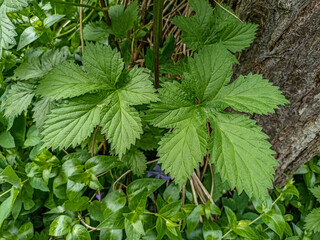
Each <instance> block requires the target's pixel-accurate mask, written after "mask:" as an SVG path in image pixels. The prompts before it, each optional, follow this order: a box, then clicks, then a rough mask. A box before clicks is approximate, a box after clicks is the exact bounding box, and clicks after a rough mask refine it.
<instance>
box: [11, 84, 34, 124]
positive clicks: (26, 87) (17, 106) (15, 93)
mask: <svg viewBox="0 0 320 240" xmlns="http://www.w3.org/2000/svg"><path fill="white" fill-rule="evenodd" d="M34 90H35V86H34V85H33V84H29V83H24V82H18V83H16V84H13V85H12V86H11V88H10V90H9V91H8V94H7V96H6V97H7V98H6V101H5V116H6V117H7V118H8V117H12V118H15V117H17V116H18V115H20V114H21V113H22V112H23V111H26V110H27V109H28V106H29V105H30V103H31V101H32V98H33V97H34Z"/></svg>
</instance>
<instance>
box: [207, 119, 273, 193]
mask: <svg viewBox="0 0 320 240" xmlns="http://www.w3.org/2000/svg"><path fill="white" fill-rule="evenodd" d="M211 126H212V129H213V130H212V136H213V137H212V139H211V140H212V141H211V148H212V160H211V161H212V163H214V164H215V166H216V170H217V171H218V172H219V173H220V175H221V178H222V180H224V181H225V180H227V181H228V182H229V184H230V186H231V188H234V187H236V188H237V190H238V192H239V193H241V192H242V191H243V190H244V191H245V192H246V193H247V195H248V196H249V197H251V196H255V197H257V198H261V199H265V198H266V196H268V192H267V188H272V174H274V169H273V167H275V166H277V165H278V162H277V161H276V160H275V159H274V157H273V156H272V155H273V154H274V152H273V151H272V150H271V149H270V146H271V144H270V143H269V142H268V141H267V140H266V139H267V138H268V136H267V135H265V134H264V133H263V132H261V127H259V126H257V125H256V123H255V121H254V120H251V119H249V117H248V116H244V115H239V114H217V115H216V116H215V117H213V118H212V121H211ZM244 172H245V173H246V174H242V173H244Z"/></svg>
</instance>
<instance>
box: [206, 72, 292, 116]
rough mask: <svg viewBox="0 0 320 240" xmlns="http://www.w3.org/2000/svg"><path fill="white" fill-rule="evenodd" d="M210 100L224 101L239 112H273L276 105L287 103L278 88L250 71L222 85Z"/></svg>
mask: <svg viewBox="0 0 320 240" xmlns="http://www.w3.org/2000/svg"><path fill="white" fill-rule="evenodd" d="M212 102H218V103H219V102H222V103H226V104H227V105H228V106H230V107H232V108H233V109H235V110H237V111H240V112H249V113H251V114H252V113H258V114H267V113H274V109H277V108H278V105H283V104H286V103H289V101H288V100H286V99H285V97H284V96H283V95H282V94H281V92H280V91H279V88H278V87H276V86H273V85H272V83H271V82H269V81H268V80H266V79H263V78H262V75H258V74H255V75H253V74H252V73H250V74H249V75H248V76H246V77H244V76H242V75H241V76H240V77H239V78H238V79H237V80H236V81H234V82H233V83H232V84H230V85H228V86H226V87H224V88H223V89H222V90H221V91H220V92H219V94H218V96H216V97H215V99H214V100H213V101H212Z"/></svg>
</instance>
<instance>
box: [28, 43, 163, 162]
mask: <svg viewBox="0 0 320 240" xmlns="http://www.w3.org/2000/svg"><path fill="white" fill-rule="evenodd" d="M83 64H84V68H85V70H86V72H84V71H83V70H82V69H81V67H79V66H77V65H76V64H74V63H71V62H62V63H61V64H60V65H58V66H56V67H55V68H54V69H53V70H52V71H51V72H50V73H49V74H48V75H47V76H46V77H45V78H44V79H43V80H41V81H40V85H39V87H38V89H37V90H36V92H37V93H38V94H41V95H42V96H44V97H47V98H51V99H54V100H60V99H66V98H68V100H64V101H63V103H62V104H61V103H59V104H57V106H56V107H54V108H53V109H52V111H51V113H50V114H49V115H48V117H47V119H46V121H45V124H44V126H43V128H44V130H43V131H42V134H43V135H44V139H43V141H44V142H45V146H46V147H52V148H60V149H61V148H67V147H69V146H71V145H72V146H74V147H75V146H77V145H79V144H80V143H81V142H82V141H84V140H85V139H86V138H87V137H89V136H90V135H91V133H92V132H93V130H94V127H96V126H97V125H100V126H101V127H102V133H104V134H106V136H107V138H108V140H109V141H110V143H111V149H112V150H115V152H116V153H117V154H119V155H120V156H122V155H123V154H125V152H126V151H127V150H128V149H129V148H130V146H131V145H132V144H135V142H136V139H137V138H140V135H141V134H142V132H143V131H142V123H141V118H140V116H139V113H138V111H137V110H136V109H135V108H134V107H133V106H132V105H140V104H148V103H150V102H151V101H157V100H158V98H157V96H156V94H155V90H154V88H153V86H152V82H151V81H150V80H149V74H147V73H146V72H145V71H144V70H143V68H132V69H130V70H129V71H125V72H123V71H122V70H123V67H124V63H123V60H122V59H121V56H120V53H118V52H117V51H115V50H112V49H111V47H110V46H105V45H102V44H88V45H87V46H86V48H85V52H84V55H83ZM48 89H51V90H50V91H48ZM43 101H44V102H43V104H44V106H42V105H39V106H36V107H35V108H34V111H35V117H36V118H37V119H39V121H40V123H41V121H43V119H44V117H43V118H42V117H41V115H40V114H38V113H39V111H38V110H40V109H42V108H44V109H47V111H48V108H49V109H50V106H48V104H47V103H46V102H45V100H43Z"/></svg>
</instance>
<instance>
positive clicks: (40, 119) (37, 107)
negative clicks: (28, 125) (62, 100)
mask: <svg viewBox="0 0 320 240" xmlns="http://www.w3.org/2000/svg"><path fill="white" fill-rule="evenodd" d="M52 105H53V104H52V102H51V100H50V98H42V99H41V100H39V101H37V102H36V103H35V104H34V107H33V109H32V111H33V120H34V121H35V123H36V126H37V128H38V129H41V128H42V126H43V124H44V122H45V121H46V120H47V116H48V115H49V113H50V111H51V108H52Z"/></svg>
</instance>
